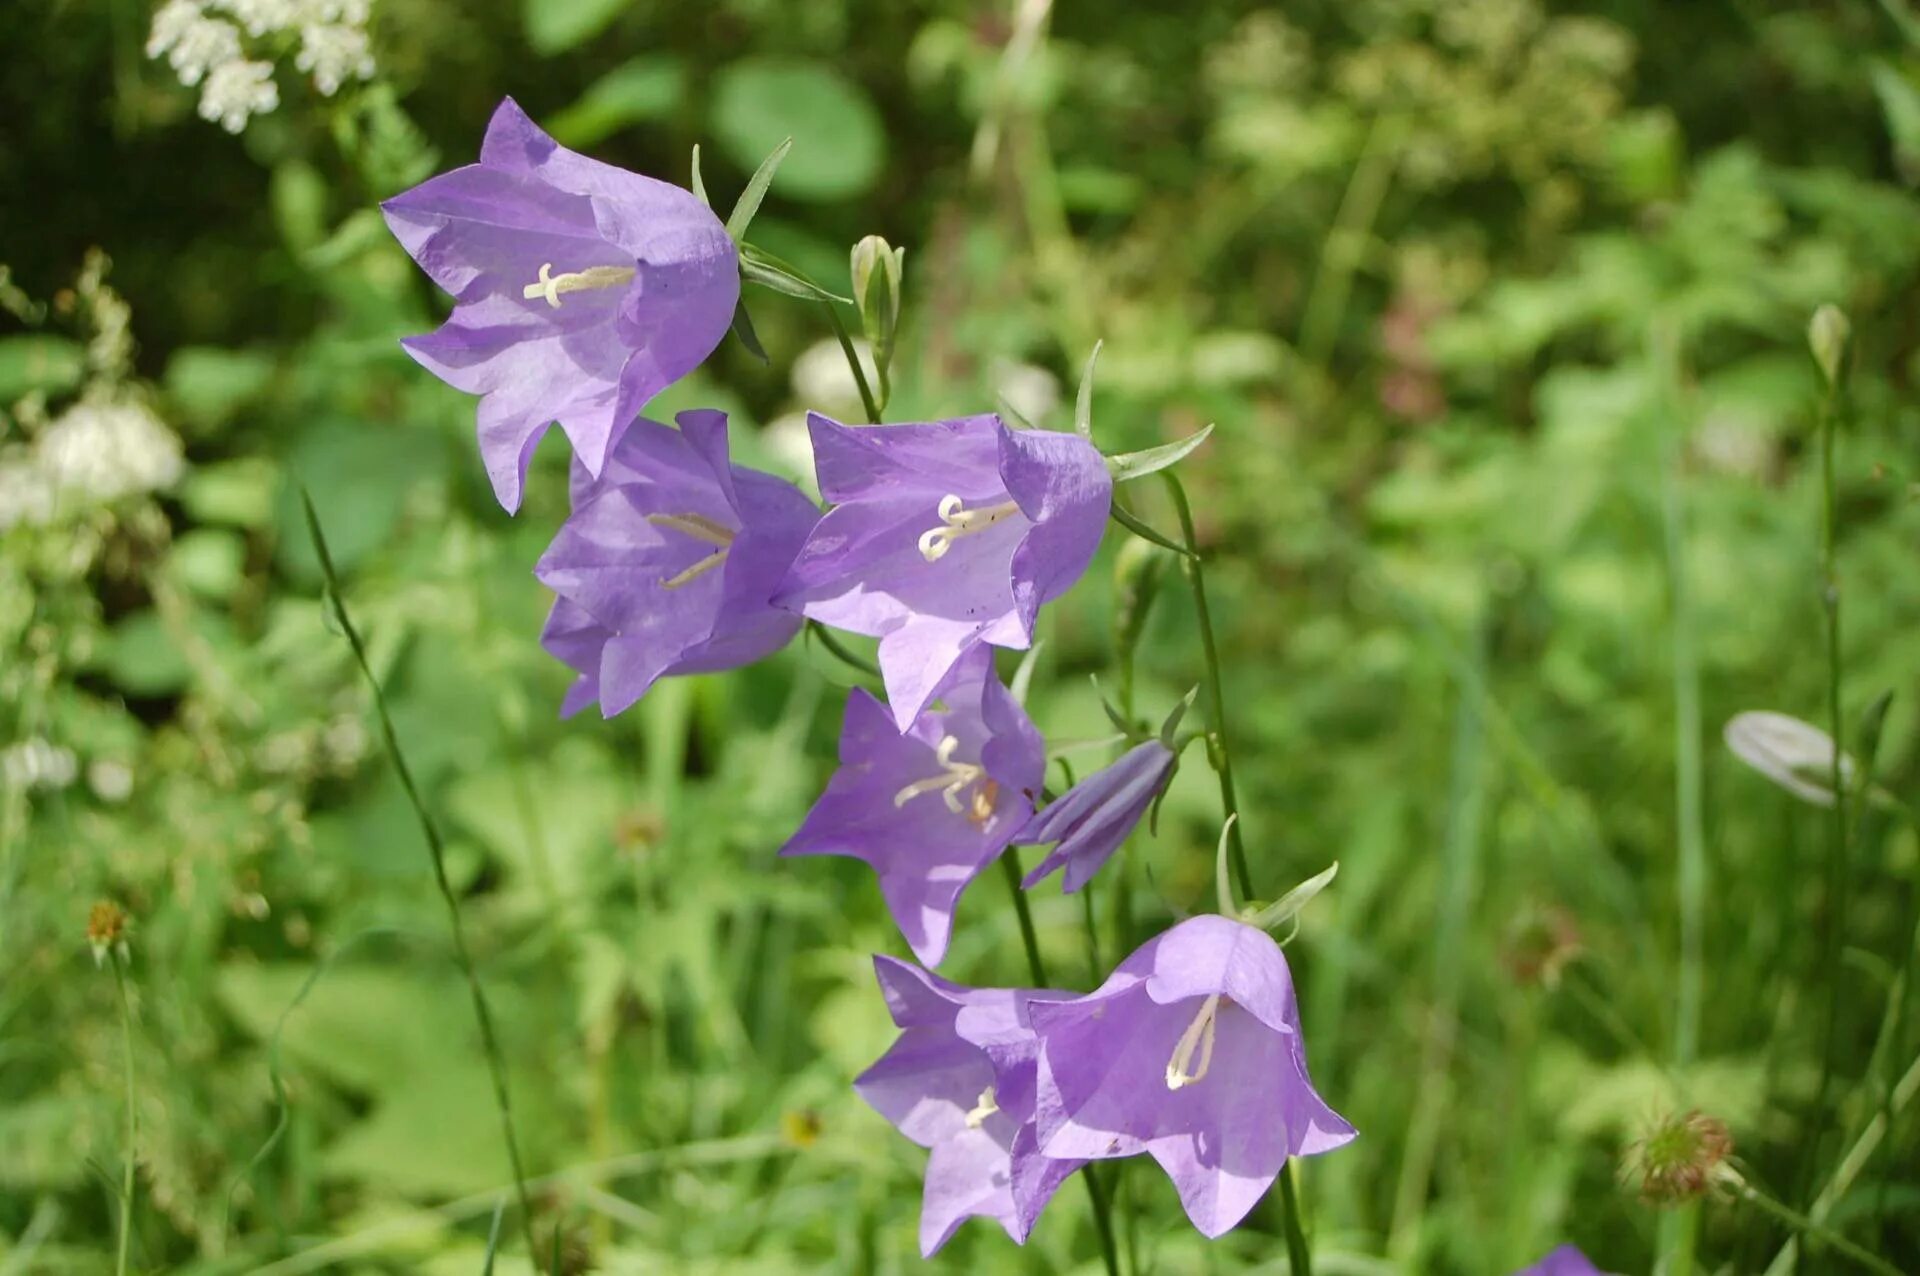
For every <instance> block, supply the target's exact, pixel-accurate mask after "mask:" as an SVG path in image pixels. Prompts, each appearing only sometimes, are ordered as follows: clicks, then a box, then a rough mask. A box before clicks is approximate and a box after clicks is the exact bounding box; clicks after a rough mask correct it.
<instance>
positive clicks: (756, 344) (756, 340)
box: [733, 297, 772, 363]
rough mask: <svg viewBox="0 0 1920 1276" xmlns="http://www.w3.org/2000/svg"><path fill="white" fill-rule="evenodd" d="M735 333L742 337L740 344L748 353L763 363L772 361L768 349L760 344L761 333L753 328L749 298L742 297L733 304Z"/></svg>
mask: <svg viewBox="0 0 1920 1276" xmlns="http://www.w3.org/2000/svg"><path fill="white" fill-rule="evenodd" d="M733 335H734V336H736V337H738V338H740V344H741V345H743V346H745V347H746V348H747V353H748V354H750V355H752V356H753V357H754V358H756V359H758V360H759V361H760V362H762V363H771V362H772V360H771V359H768V358H767V349H766V347H765V346H763V345H761V344H760V334H759V333H757V332H755V331H754V330H753V316H752V315H750V314H748V313H747V299H746V298H745V297H742V298H741V299H740V300H739V301H736V302H735V303H734V304H733Z"/></svg>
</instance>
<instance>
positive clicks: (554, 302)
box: [520, 261, 635, 310]
mask: <svg viewBox="0 0 1920 1276" xmlns="http://www.w3.org/2000/svg"><path fill="white" fill-rule="evenodd" d="M634 274H635V271H634V268H633V267H632V266H588V267H587V268H586V269H585V270H572V271H568V272H567V273H566V274H564V275H556V274H554V273H553V263H552V262H550V261H549V262H543V263H541V266H540V278H539V279H538V280H537V281H536V282H534V283H530V284H528V285H527V286H526V287H525V288H522V289H521V290H520V295H521V296H522V297H525V298H526V299H527V300H528V301H532V300H533V299H534V298H536V297H545V298H546V299H547V304H548V305H549V306H552V307H553V308H554V309H555V310H558V309H559V308H560V298H561V296H562V295H564V294H566V293H570V292H591V291H592V290H594V289H596V288H619V287H621V286H623V285H624V284H626V283H628V282H629V281H630V280H632V278H633V276H634Z"/></svg>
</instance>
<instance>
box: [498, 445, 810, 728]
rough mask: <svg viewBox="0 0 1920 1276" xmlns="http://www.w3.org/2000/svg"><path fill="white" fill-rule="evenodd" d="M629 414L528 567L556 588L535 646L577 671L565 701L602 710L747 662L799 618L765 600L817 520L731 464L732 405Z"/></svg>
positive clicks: (799, 501) (764, 479)
mask: <svg viewBox="0 0 1920 1276" xmlns="http://www.w3.org/2000/svg"><path fill="white" fill-rule="evenodd" d="M675 420H676V421H678V422H679V424H680V428H679V429H678V430H675V429H672V428H670V427H668V426H664V425H660V424H658V423H656V422H653V421H646V420H639V421H635V422H634V423H633V425H632V427H631V428H629V429H628V430H627V431H626V433H625V434H623V435H622V436H621V439H620V441H619V443H618V444H617V445H616V446H615V447H614V449H613V452H612V454H611V455H609V457H608V458H607V462H606V466H605V468H604V469H603V470H602V471H601V473H600V477H599V478H597V479H593V478H588V477H587V476H586V475H585V474H584V473H582V472H580V471H579V470H578V469H576V474H575V478H576V482H575V485H574V509H573V513H572V514H571V515H569V516H568V518H567V520H566V522H564V523H562V524H561V525H560V530H559V532H558V533H557V534H556V535H555V536H554V538H553V544H552V545H551V546H549V547H548V549H547V552H546V553H545V554H543V555H542V556H541V558H540V562H539V565H538V566H537V567H536V568H535V569H534V574H535V575H536V576H538V577H539V578H540V580H541V582H542V583H543V584H545V585H546V586H547V588H549V589H551V590H553V592H554V593H556V594H558V595H559V598H558V599H557V600H556V601H555V603H554V607H553V612H552V614H551V615H550V616H549V617H548V619H547V628H546V632H545V633H543V634H542V635H541V638H540V641H541V645H542V646H544V647H545V648H546V649H547V650H548V651H550V652H552V653H553V654H554V655H555V656H557V657H559V658H560V659H561V660H562V661H564V662H565V663H566V664H568V665H570V666H571V667H573V668H574V669H575V670H577V671H578V672H579V673H580V678H579V680H578V681H576V682H575V684H574V686H573V688H572V689H571V690H570V691H569V692H568V694H567V699H566V703H565V704H564V705H563V706H562V712H564V713H574V712H577V711H578V710H580V709H581V708H583V707H585V706H586V705H589V704H592V703H593V702H594V701H595V700H598V701H599V702H600V710H601V712H602V713H603V714H605V715H606V716H608V717H612V716H613V715H614V714H616V713H619V712H620V711H621V710H623V709H625V708H627V707H628V706H629V705H631V704H633V702H634V701H636V700H638V699H639V698H640V697H641V696H643V695H645V694H646V693H647V688H649V687H651V686H652V685H653V683H654V681H655V680H656V679H658V678H661V677H663V676H666V675H668V674H682V673H712V672H714V671H715V670H719V669H732V668H735V667H736V666H739V665H744V664H750V663H751V662H753V661H755V660H758V659H760V658H761V657H763V656H767V655H770V654H772V653H773V652H775V651H778V650H779V649H780V648H781V647H783V646H785V645H786V643H787V641H788V640H789V639H791V638H792V637H793V635H794V634H795V633H797V632H799V629H800V625H801V623H802V622H801V619H800V617H798V616H796V615H794V614H793V613H792V612H788V611H782V610H780V609H779V608H776V607H774V606H772V605H771V604H769V603H768V602H767V599H768V598H769V597H770V596H771V595H772V593H773V590H774V588H775V586H777V585H778V584H779V583H780V580H781V578H782V577H783V576H784V575H785V574H786V570H787V566H788V564H789V563H791V562H792V561H793V556H794V554H795V553H797V552H798V551H799V548H800V546H801V544H802V543H803V542H804V541H805V540H806V537H807V533H808V532H809V531H810V530H811V529H812V527H813V525H814V523H815V522H816V521H817V520H818V519H819V517H820V511H819V510H817V509H816V508H814V505H813V502H811V501H809V500H808V499H807V498H806V496H805V495H804V494H803V493H802V492H801V491H800V489H799V488H797V487H795V486H794V485H793V484H791V483H789V482H787V481H786V480H784V479H778V478H775V477H773V476H772V475H771V474H762V473H760V472H759V471H757V470H750V469H747V468H745V467H743V466H739V465H734V464H732V463H730V462H729V460H728V455H727V416H726V413H724V412H717V411H713V410H710V409H706V410H699V411H692V412H682V413H680V415H679V416H678V417H676V418H675Z"/></svg>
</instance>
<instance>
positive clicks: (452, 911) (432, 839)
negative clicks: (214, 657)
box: [300, 489, 539, 1260]
mask: <svg viewBox="0 0 1920 1276" xmlns="http://www.w3.org/2000/svg"><path fill="white" fill-rule="evenodd" d="M300 499H301V501H302V503H303V504H304V505H305V506H306V514H307V531H308V532H309V534H310V535H311V536H312V538H313V549H314V554H315V556H316V557H317V558H318V559H319V560H320V571H321V574H322V575H323V577H324V578H325V580H326V584H327V605H328V608H329V610H331V611H332V612H333V618H334V620H335V621H336V622H337V623H338V624H339V626H340V629H341V632H342V633H344V634H346V636H347V644H348V645H349V646H350V647H352V648H353V658H354V660H355V661H356V662H357V663H358V664H359V666H360V672H361V673H362V674H363V675H365V677H366V680H367V686H368V688H369V689H370V690H371V691H372V693H373V707H374V714H375V716H376V717H378V718H379V720H380V735H381V738H382V739H383V740H384V741H385V742H386V746H387V756H388V758H390V759H391V760H392V762H393V769H394V772H395V774H397V775H398V776H399V778H400V787H401V788H402V789H403V790H405V792H406V796H407V801H408V802H409V803H410V804H411V805H412V807H413V813H414V815H415V817H416V818H417V819H418V821H419V824H420V833H421V837H422V838H423V839H424V840H425V842H426V845H427V854H428V857H429V858H430V859H431V860H432V861H433V878H434V883H435V884H436V885H437V886H438V887H439V889H440V898H441V900H442V901H444V902H445V904H446V906H447V925H448V929H449V930H451V931H452V934H453V954H454V959H455V960H456V961H457V962H458V963H459V966H460V973H461V974H462V975H464V976H465V977H466V981H467V991H468V993H469V994H470V995H471V997H472V1000H473V1017H474V1019H475V1021H476V1022H477V1023H478V1024H479V1026H480V1044H481V1048H482V1051H483V1052H484V1053H485V1055H486V1058H487V1070H488V1072H489V1073H490V1074H491V1076H492V1080H493V1097H494V1103H495V1106H496V1107H498V1108H499V1111H500V1132H501V1134H502V1135H503V1136H504V1138H505V1140H506V1145H507V1162H508V1166H509V1168H510V1169H511V1170H512V1171H513V1186H514V1190H515V1192H516V1193H517V1195H518V1198H519V1202H520V1228H521V1231H522V1233H523V1234H524V1235H525V1237H526V1242H527V1256H528V1258H529V1259H530V1260H531V1259H533V1258H534V1257H535V1256H536V1255H537V1254H538V1253H539V1248H538V1246H537V1244H536V1243H535V1241H534V1236H533V1200H532V1198H531V1197H530V1196H529V1195H528V1193H527V1172H526V1169H525V1167H524V1166H523V1165H522V1163H521V1160H520V1141H519V1139H518V1138H517V1137H516V1136H515V1135H514V1131H513V1100H512V1096H511V1094H510V1093H509V1091H508V1088H507V1064H506V1058H505V1056H504V1055H503V1054H502V1053H501V1051H500V1041H499V1038H498V1036H497V1035H496V1034H495V1032H494V1028H493V1012H492V1010H491V1009H490V1008H489V1007H488V1005H487V996H486V993H485V992H484V991H483V990H482V989H481V987H480V974H479V971H478V970H477V969H476V968H475V966H474V964H473V954H472V952H471V951H470V950H469V949H468V947H467V933H466V928H465V926H464V925H463V924H462V922H461V919H460V901H459V897H458V896H456V895H455V894H454V890H453V882H452V881H451V879H449V878H448V877H447V857H446V847H445V844H444V843H443V842H442V841H441V837H440V826H439V825H438V824H436V823H435V822H434V819H433V817H432V816H431V815H430V814H428V812H427V804H426V800H425V799H424V798H423V797H422V796H421V794H420V789H419V786H418V785H416V784H415V783H414V779H413V771H412V769H411V768H409V767H408V766H407V758H406V754H405V753H404V752H402V751H401V748H400V738H399V736H398V735H397V734H396V733H395V732H394V729H393V718H392V716H391V715H390V714H388V712H387V699H386V695H385V693H384V692H383V691H382V690H381V687H380V679H379V677H378V676H377V675H375V673H374V672H373V663H372V661H371V660H370V659H368V657H367V649H366V646H365V644H364V643H362V642H361V640H360V631H359V630H357V629H355V628H354V625H353V620H352V618H351V617H349V616H348V615H347V605H346V600H345V599H344V598H342V596H341V593H340V579H339V577H338V575H337V574H336V573H335V572H334V569H333V555H332V554H331V553H329V552H328V550H327V539H326V535H325V534H324V533H323V532H322V531H321V530H320V515H319V514H318V513H317V512H316V511H315V510H314V508H313V498H312V496H310V495H309V494H308V493H307V492H306V491H305V489H302V490H301V493H300Z"/></svg>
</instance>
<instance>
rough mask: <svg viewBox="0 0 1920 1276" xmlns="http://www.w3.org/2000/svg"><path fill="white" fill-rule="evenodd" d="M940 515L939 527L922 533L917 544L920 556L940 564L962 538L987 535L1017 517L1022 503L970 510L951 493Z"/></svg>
mask: <svg viewBox="0 0 1920 1276" xmlns="http://www.w3.org/2000/svg"><path fill="white" fill-rule="evenodd" d="M938 512H939V514H940V526H938V527H933V528H928V529H927V530H926V531H924V532H922V533H920V540H919V542H918V544H919V547H920V557H922V558H924V559H926V560H927V561H928V562H929V563H937V562H939V561H940V560H941V559H942V558H944V557H946V553H947V550H948V549H949V548H951V547H952V545H953V543H954V542H955V541H957V540H959V539H960V538H961V537H963V536H972V535H974V534H976V533H978V532H984V531H986V530H987V529H988V528H989V527H992V526H993V525H994V524H995V523H998V522H1000V521H1002V520H1003V519H1006V518H1010V517H1011V516H1013V515H1015V514H1018V513H1019V512H1020V503H1019V502H1018V501H1002V502H1001V503H1000V504H998V505H989V506H987V507H986V508H985V509H977V510H970V509H968V508H967V507H966V503H965V502H964V501H962V500H961V499H960V498H959V497H958V496H954V495H952V494H951V493H949V494H948V495H946V496H943V497H941V498H940V505H939V507H938Z"/></svg>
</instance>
